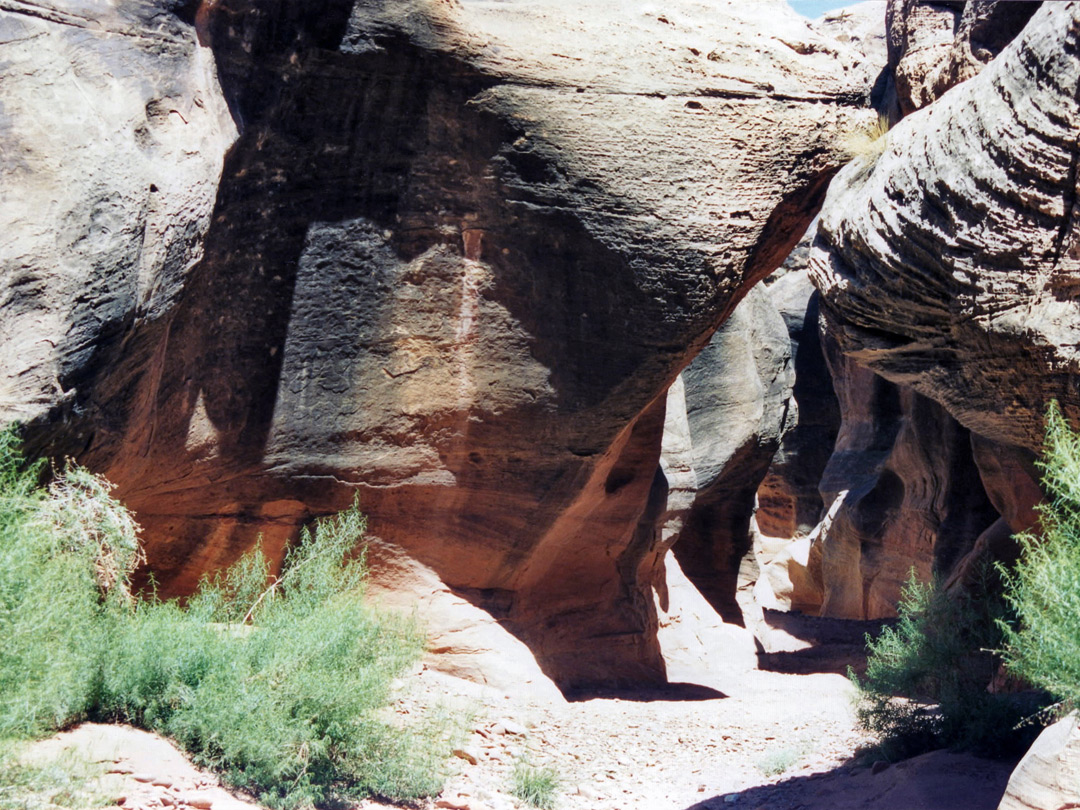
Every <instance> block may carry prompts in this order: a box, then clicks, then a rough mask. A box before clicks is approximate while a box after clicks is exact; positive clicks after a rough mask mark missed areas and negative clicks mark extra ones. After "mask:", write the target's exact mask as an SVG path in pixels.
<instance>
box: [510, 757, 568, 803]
mask: <svg viewBox="0 0 1080 810" xmlns="http://www.w3.org/2000/svg"><path fill="white" fill-rule="evenodd" d="M558 791H559V775H558V773H556V771H555V769H554V768H550V767H547V768H534V767H532V766H531V765H530V764H529V763H528V761H527V760H524V759H519V760H518V761H517V762H515V763H514V771H513V774H512V782H511V785H510V794H511V795H512V796H516V797H517V798H519V799H521V800H522V801H523V802H525V804H527V805H529V806H530V807H537V808H539V810H553V808H554V807H555V796H556V794H557V793H558Z"/></svg>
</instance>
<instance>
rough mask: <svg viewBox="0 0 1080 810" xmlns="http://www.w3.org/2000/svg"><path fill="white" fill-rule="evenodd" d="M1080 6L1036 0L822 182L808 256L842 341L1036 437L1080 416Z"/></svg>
mask: <svg viewBox="0 0 1080 810" xmlns="http://www.w3.org/2000/svg"><path fill="white" fill-rule="evenodd" d="M1078 40H1080V6H1078V5H1077V4H1076V3H1047V4H1044V5H1043V7H1042V8H1040V9H1039V10H1038V11H1037V12H1036V13H1035V14H1034V16H1033V17H1032V19H1031V21H1030V23H1029V24H1028V25H1027V27H1026V28H1025V29H1024V31H1023V33H1022V34H1021V35H1020V36H1019V37H1018V38H1017V39H1016V40H1014V41H1013V42H1012V44H1010V45H1009V46H1008V47H1006V48H1005V49H1004V50H1003V51H1002V53H1001V54H1000V55H999V56H998V57H997V58H996V59H994V60H993V61H992V62H990V64H989V65H987V66H986V67H985V68H984V69H983V71H982V72H981V73H979V75H977V76H975V77H974V78H972V79H970V80H968V81H966V82H964V83H963V84H961V85H960V86H958V87H956V88H954V89H953V90H952V91H951V92H949V93H947V94H945V95H944V96H942V97H941V98H939V99H938V100H937V101H936V102H935V103H934V104H932V105H931V106H930V107H928V108H926V109H924V110H922V111H920V112H918V113H915V114H912V115H910V116H908V117H907V118H905V119H904V120H903V121H901V122H900V123H899V124H897V125H896V126H895V127H894V128H893V129H892V131H891V132H890V133H889V135H888V138H887V143H886V145H885V147H884V149H883V151H882V153H881V154H880V156H879V157H877V158H876V160H875V159H874V158H873V156H872V155H868V156H865V157H863V158H861V159H859V160H857V161H855V162H854V163H853V165H851V166H850V167H848V168H847V169H845V170H844V171H843V172H842V173H841V174H840V175H839V176H838V177H837V179H836V181H835V182H834V183H833V184H832V187H831V188H830V192H829V199H828V201H827V203H826V206H825V210H824V211H823V214H822V218H821V225H820V227H819V231H818V240H817V242H816V244H815V248H814V253H813V255H812V258H811V267H812V271H813V273H814V276H815V283H816V284H817V285H818V286H819V288H820V289H821V290H822V293H823V300H824V307H825V309H826V310H827V311H828V313H829V314H830V317H831V320H832V322H834V323H835V324H836V337H837V339H838V340H839V342H840V344H841V347H842V349H843V351H844V352H845V353H846V354H848V355H849V356H850V357H852V358H854V359H856V360H857V361H858V362H859V363H861V364H863V365H866V366H867V367H869V368H871V369H873V370H874V371H877V372H878V373H880V374H882V375H883V376H885V377H887V378H888V379H890V380H893V381H894V382H898V383H902V384H905V385H909V386H911V387H912V388H914V389H915V390H916V391H918V392H920V393H921V394H923V395H925V396H928V397H930V398H932V399H934V400H936V401H938V402H940V403H941V404H943V405H944V406H945V407H946V409H947V410H948V411H949V412H950V413H951V414H952V415H953V416H954V417H956V418H957V419H958V420H959V421H960V422H961V423H962V424H963V425H964V426H966V427H967V428H969V429H971V430H972V431H974V432H976V433H978V434H979V435H981V436H983V437H986V438H988V439H990V440H993V441H995V442H998V443H1000V444H1004V445H1010V446H1016V447H1023V448H1027V449H1029V450H1033V451H1035V450H1037V449H1038V448H1039V447H1040V445H1041V443H1042V432H1043V413H1044V410H1045V408H1046V404H1047V402H1048V401H1049V400H1050V399H1051V398H1057V399H1058V400H1059V401H1060V402H1061V403H1062V406H1063V408H1064V410H1065V412H1066V414H1067V415H1069V416H1070V417H1076V416H1077V415H1080V393H1078V384H1077V381H1078V380H1080V375H1078V374H1077V371H1078V370H1080V368H1078V363H1080V357H1078V354H1077V351H1078V350H1077V346H1078V345H1080V310H1078V303H1077V297H1076V295H1075V292H1076V279H1077V277H1078V274H1080V247H1078V245H1080V242H1078V239H1077V224H1076V217H1075V201H1076V197H1077V171H1076V166H1077V154H1078V153H1077V148H1076V131H1077V126H1078V124H1080V102H1078V100H1077V97H1076V87H1077V84H1078V82H1080V58H1078V51H1080V42H1078Z"/></svg>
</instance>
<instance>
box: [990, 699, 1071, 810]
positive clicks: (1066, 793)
mask: <svg viewBox="0 0 1080 810" xmlns="http://www.w3.org/2000/svg"><path fill="white" fill-rule="evenodd" d="M1069 807H1080V728H1078V727H1077V718H1076V713H1075V712H1074V713H1072V714H1070V715H1068V716H1067V717H1064V718H1062V719H1061V720H1059V721H1058V722H1056V723H1054V724H1053V725H1052V726H1050V727H1049V728H1047V729H1045V730H1044V731H1043V733H1042V734H1040V735H1039V738H1038V739H1037V740H1035V743H1034V744H1033V745H1032V746H1031V748H1030V749H1029V750H1028V752H1027V753H1026V754H1024V758H1023V759H1022V760H1020V764H1019V765H1017V766H1016V769H1015V770H1014V771H1013V772H1012V776H1010V777H1009V784H1008V786H1007V787H1006V788H1005V795H1004V796H1003V797H1002V799H1001V804H999V805H998V810H1062V809H1063V808H1069Z"/></svg>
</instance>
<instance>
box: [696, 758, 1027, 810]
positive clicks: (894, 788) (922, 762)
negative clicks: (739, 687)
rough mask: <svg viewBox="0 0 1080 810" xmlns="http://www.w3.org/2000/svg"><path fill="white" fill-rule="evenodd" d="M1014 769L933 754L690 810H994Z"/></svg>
mask: <svg viewBox="0 0 1080 810" xmlns="http://www.w3.org/2000/svg"><path fill="white" fill-rule="evenodd" d="M882 764H884V763H882ZM1015 765H1016V760H991V759H980V758H979V757H975V756H972V755H971V754H957V753H952V752H950V751H931V752H930V753H928V754H923V755H921V756H918V757H913V758H912V759H908V760H904V761H903V762H898V763H896V764H895V765H889V766H885V767H884V768H883V769H882V768H881V766H880V765H879V766H876V769H877V771H878V772H877V773H874V769H871V768H868V767H865V766H861V767H853V766H851V765H842V766H840V767H839V768H837V769H835V770H833V771H829V772H827V773H817V774H809V775H806V776H795V777H792V778H790V779H785V780H783V781H782V782H777V783H776V784H773V785H762V786H759V787H752V788H748V789H746V790H743V791H741V792H739V793H728V794H724V795H720V796H713V797H711V798H708V799H704V800H702V801H700V802H697V803H696V804H693V805H690V806H689V807H687V808H686V810H721V809H723V810H996V808H997V806H998V803H999V802H1000V800H1001V797H1002V794H1004V792H1005V785H1006V784H1007V783H1008V781H1009V774H1010V773H1012V770H1013V767H1015Z"/></svg>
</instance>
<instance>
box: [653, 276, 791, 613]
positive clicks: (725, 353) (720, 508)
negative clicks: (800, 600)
mask: <svg viewBox="0 0 1080 810" xmlns="http://www.w3.org/2000/svg"><path fill="white" fill-rule="evenodd" d="M682 376H683V379H684V381H685V384H686V413H687V418H688V426H689V432H690V440H691V445H692V448H693V449H692V458H693V468H694V471H695V473H696V480H697V490H696V492H695V495H694V500H693V504H692V505H691V506H690V508H689V510H688V512H687V514H686V517H685V518H684V519H683V523H682V531H681V532H680V533H679V535H678V538H677V542H675V545H674V548H673V552H674V554H675V557H676V558H677V559H678V561H679V564H680V565H681V566H682V569H683V571H684V572H685V573H686V576H687V577H688V578H689V579H690V581H691V582H693V583H694V585H695V586H697V588H698V589H699V590H700V591H701V592H702V594H703V595H704V596H705V598H706V599H708V601H709V602H710V604H712V606H713V608H714V609H715V610H717V611H718V612H719V613H720V614H721V615H722V616H723V617H724V619H725V621H728V622H741V621H742V611H741V608H740V607H739V605H738V602H737V600H736V592H737V589H738V587H739V585H740V569H741V568H742V567H743V566H744V565H747V564H751V565H752V563H753V558H752V557H750V556H747V552H749V550H750V544H751V537H750V518H751V516H752V515H753V513H754V508H755V505H756V497H755V496H756V493H757V489H758V486H759V485H760V484H761V481H762V478H764V476H765V473H766V472H767V470H768V468H769V464H770V462H771V460H772V458H773V456H774V455H775V453H776V451H777V449H778V448H779V446H780V439H781V436H782V435H783V433H784V430H785V428H788V427H790V426H791V423H792V421H793V416H794V414H793V413H791V412H790V411H789V403H790V397H791V389H792V384H793V382H794V374H793V370H792V367H791V347H790V343H789V339H788V333H787V328H786V327H785V325H784V321H783V319H782V318H781V316H780V313H779V312H778V311H777V310H776V307H775V306H774V305H773V304H772V302H771V300H770V299H769V296H768V294H767V293H766V292H765V290H764V289H762V288H760V287H756V288H754V289H753V290H751V291H750V294H749V295H748V296H747V297H746V299H745V300H744V301H743V302H742V303H741V304H740V305H739V307H738V308H737V309H736V310H735V312H734V313H733V314H732V316H731V317H730V318H729V319H728V321H727V322H726V323H725V324H724V325H723V326H722V327H721V328H720V329H719V330H718V331H717V332H716V334H715V335H713V337H712V340H710V341H709V344H708V345H707V346H706V347H705V348H704V349H703V350H702V351H701V353H700V354H699V355H698V356H697V357H696V358H694V361H693V362H692V363H691V364H690V365H689V366H688V367H687V368H686V370H685V371H684V372H683V375H682ZM754 576H755V573H754V572H751V571H744V572H743V576H742V578H741V579H742V580H743V584H745V581H746V580H748V579H752V578H753V577H754Z"/></svg>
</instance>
